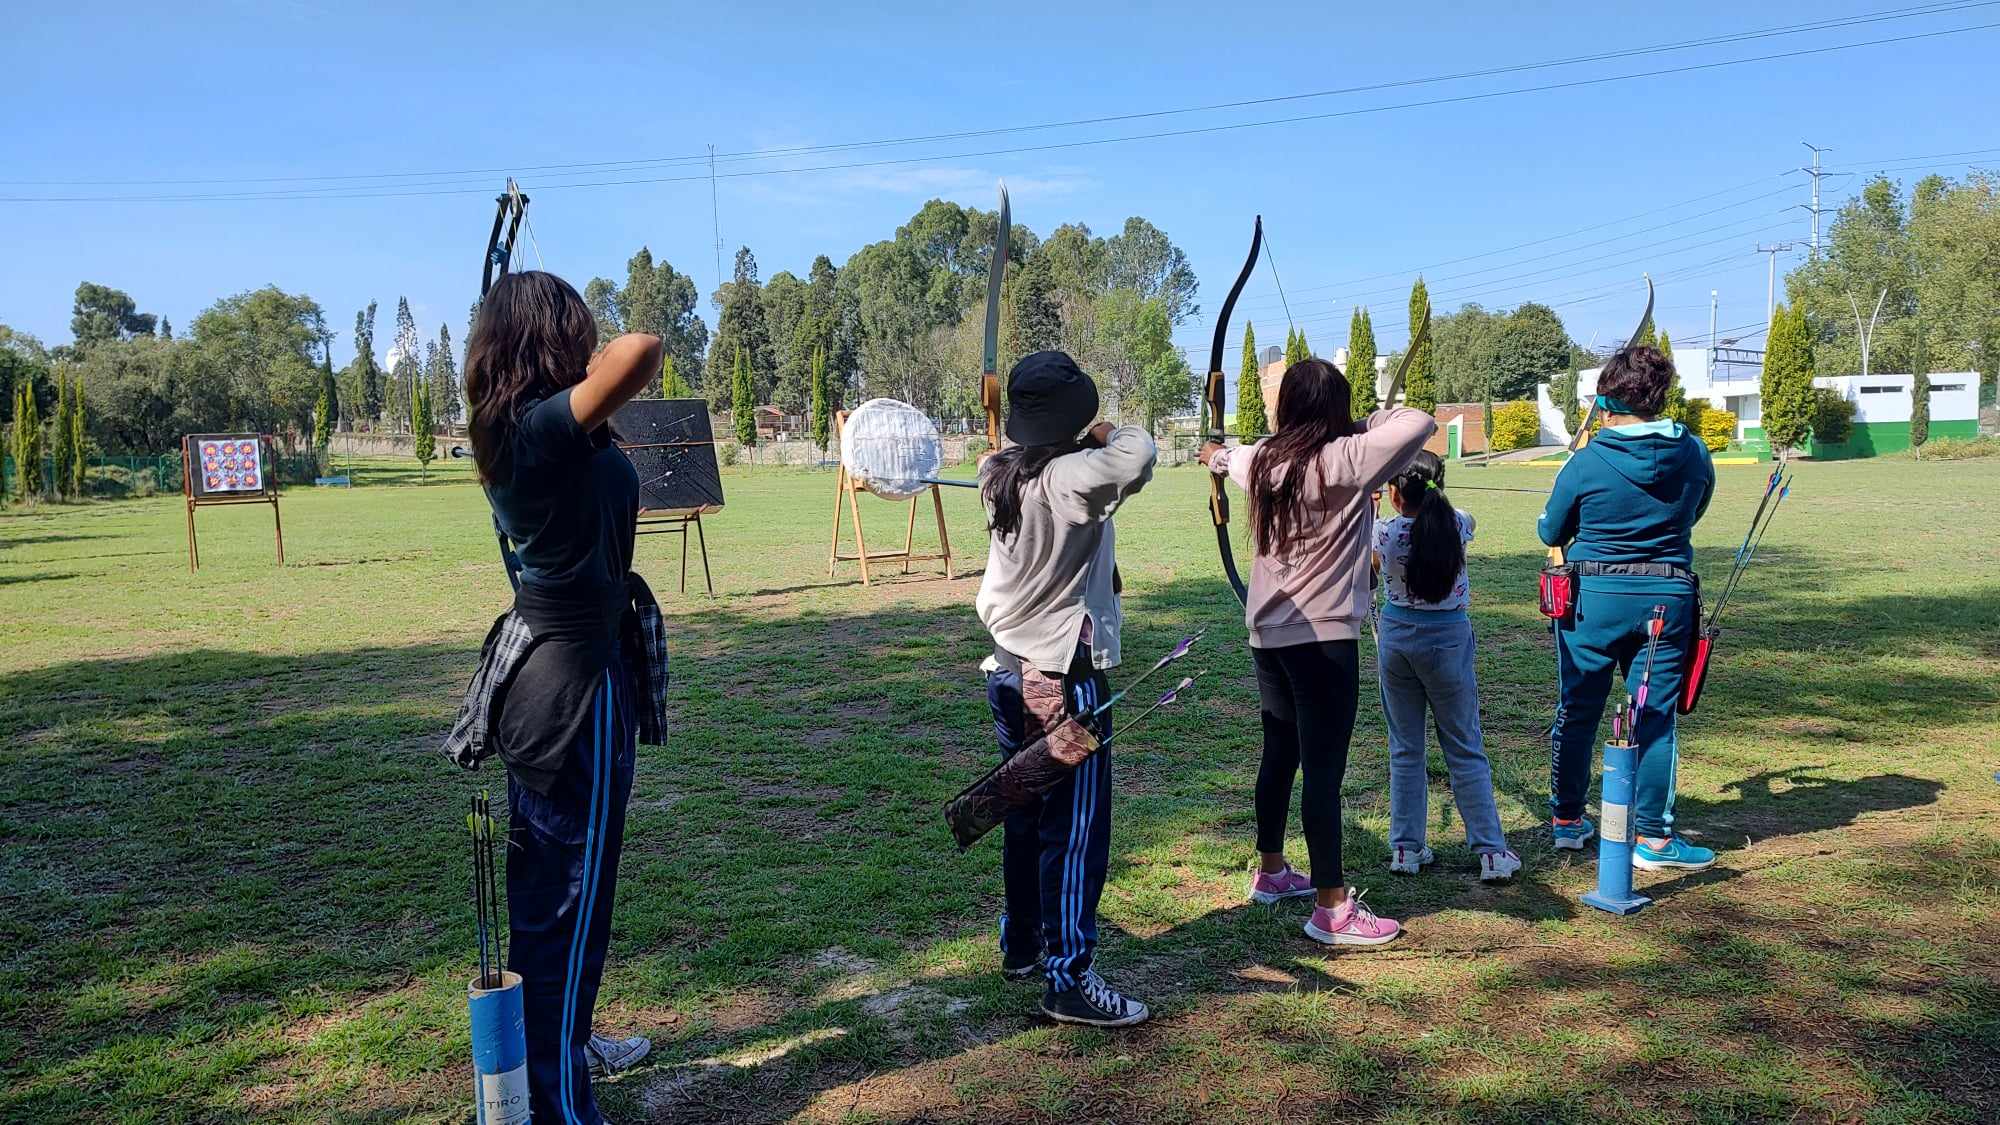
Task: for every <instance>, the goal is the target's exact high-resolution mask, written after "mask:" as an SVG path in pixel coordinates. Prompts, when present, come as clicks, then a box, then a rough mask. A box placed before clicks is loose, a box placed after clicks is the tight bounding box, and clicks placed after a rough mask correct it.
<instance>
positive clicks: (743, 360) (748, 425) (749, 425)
mask: <svg viewBox="0 0 2000 1125" xmlns="http://www.w3.org/2000/svg"><path fill="white" fill-rule="evenodd" d="M729 420H730V422H731V423H732V424H733V425H734V426H735V429H736V443H737V444H738V445H741V446H743V447H744V448H746V449H747V448H749V447H751V446H754V445H756V444H757V396H756V393H755V392H754V391H753V390H752V389H751V385H750V360H749V359H748V357H746V356H745V355H744V354H743V347H742V345H740V344H739V345H738V346H737V348H736V368H735V370H734V371H732V372H730V377H729Z"/></svg>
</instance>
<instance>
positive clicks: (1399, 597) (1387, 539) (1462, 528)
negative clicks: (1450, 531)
mask: <svg viewBox="0 0 2000 1125" xmlns="http://www.w3.org/2000/svg"><path fill="white" fill-rule="evenodd" d="M1452 515H1453V516H1455V517H1457V519H1458V541H1459V542H1460V543H1461V544H1463V543H1470V542H1472V531H1473V527H1474V526H1475V523H1476V521H1475V520H1474V519H1473V518H1472V513H1470V512H1466V511H1462V510H1460V509H1456V508H1454V509H1452ZM1414 522H1415V521H1413V520H1411V519H1410V517H1408V516H1396V517H1394V518H1392V519H1386V520H1377V521H1376V522H1375V541H1374V543H1373V544H1372V546H1373V547H1374V550H1375V553H1376V554H1378V555H1380V556H1382V589H1383V590H1384V591H1385V592H1386V594H1387V596H1388V598H1389V603H1390V604H1391V605H1399V606H1402V607H1403V608H1405V609H1464V608H1466V607H1467V606H1469V605H1471V604H1472V584H1471V583H1470V582H1468V581H1467V580H1466V577H1465V568H1464V567H1463V566H1461V567H1459V568H1458V581H1456V582H1453V583H1452V584H1451V593H1449V594H1447V595H1445V598H1444V600H1443V601H1441V602H1427V601H1422V600H1420V599H1419V598H1418V597H1417V596H1416V595H1414V594H1412V593H1410V587H1409V586H1408V585H1407V584H1406V583H1405V582H1404V581H1403V568H1404V567H1406V566H1407V565H1409V561H1410V525H1411V524H1412V523H1414Z"/></svg>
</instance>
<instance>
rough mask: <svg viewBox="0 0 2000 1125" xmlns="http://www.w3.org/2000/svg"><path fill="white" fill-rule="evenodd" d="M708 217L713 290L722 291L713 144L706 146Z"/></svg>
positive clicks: (719, 232) (720, 224) (718, 210)
mask: <svg viewBox="0 0 2000 1125" xmlns="http://www.w3.org/2000/svg"><path fill="white" fill-rule="evenodd" d="M708 218H709V221H710V222H711V223H712V224H714V227H715V291H716V292H717V293H720V292H722V208H721V206H720V205H719V204H717V203H716V201H715V146H714V145H710V146H708Z"/></svg>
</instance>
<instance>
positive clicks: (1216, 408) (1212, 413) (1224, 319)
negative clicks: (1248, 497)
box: [1202, 215, 1264, 602]
mask: <svg viewBox="0 0 2000 1125" xmlns="http://www.w3.org/2000/svg"><path fill="white" fill-rule="evenodd" d="M1263 247H1264V217H1263V216H1262V215H1259V216H1257V222H1256V225H1255V226H1254V227H1252V228H1251V232H1250V253H1248V254H1247V255H1245V256H1244V258H1243V269H1242V270H1241V271H1240V272H1238V273H1237V275H1236V284H1234V285H1232V286H1230V287H1229V296H1228V297H1226V298H1224V299H1223V302H1222V311H1221V312H1219V313H1217V314H1216V317H1215V339H1214V340H1213V341H1212V342H1211V343H1210V345H1209V349H1208V386H1207V387H1206V388H1205V389H1204V391H1203V394H1202V412H1203V413H1204V414H1206V415H1208V426H1207V428H1206V431H1205V433H1204V434H1203V436H1204V437H1205V438H1207V439H1208V440H1209V441H1211V442H1214V443H1215V444H1217V445H1220V444H1222V441H1223V438H1224V437H1226V436H1227V435H1226V434H1225V433H1224V430H1223V424H1222V419H1223V418H1224V416H1225V408H1226V407H1227V406H1228V402H1227V386H1228V384H1227V383H1226V382H1224V377H1223V373H1222V353H1223V350H1224V349H1225V348H1226V347H1227V346H1228V339H1227V337H1228V335H1229V316H1230V314H1231V313H1233V312H1235V311H1236V298H1238V297H1240V296H1242V295H1243V286H1244V284H1245V283H1247V282H1248V281H1249V280H1250V273H1251V271H1252V270H1254V269H1256V268H1257V254H1258V251H1260V250H1262V249H1263ZM1227 489H1228V482H1227V481H1224V480H1223V479H1222V477H1221V476H1219V475H1217V474H1215V473H1210V474H1209V477H1208V514H1209V518H1210V519H1212V520H1213V521H1215V549H1216V550H1217V551H1218V552H1220V553H1221V555H1222V573H1223V574H1224V575H1226V576H1227V577H1228V579H1229V589H1230V591H1231V592H1232V593H1234V594H1235V595H1236V600H1237V601H1239V602H1243V601H1247V600H1248V598H1249V589H1248V588H1247V587H1245V586H1244V585H1243V576H1242V575H1241V574H1240V573H1238V572H1237V570H1236V554H1235V552H1234V551H1233V550H1231V549H1230V546H1229V492H1228V491H1227Z"/></svg>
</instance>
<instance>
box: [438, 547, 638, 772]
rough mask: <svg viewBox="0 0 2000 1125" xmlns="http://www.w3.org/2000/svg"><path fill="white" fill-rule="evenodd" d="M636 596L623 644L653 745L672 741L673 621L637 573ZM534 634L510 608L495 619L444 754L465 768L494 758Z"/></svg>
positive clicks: (631, 579)
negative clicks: (502, 717)
mask: <svg viewBox="0 0 2000 1125" xmlns="http://www.w3.org/2000/svg"><path fill="white" fill-rule="evenodd" d="M625 583H626V590H627V592H628V593H629V594H630V595H631V599H632V612H630V613H628V614H626V615H625V619H624V621H623V623H622V624H621V625H620V628H619V645H620V647H621V651H622V655H623V657H624V661H625V667H626V668H627V669H628V670H629V671H630V672H631V675H632V679H633V681H634V682H633V685H632V686H633V692H632V695H633V698H634V699H635V700H636V701H637V703H638V707H637V710H638V713H639V732H638V734H639V741H640V742H643V743H645V744H646V745H648V746H664V745H666V742H667V683H668V680H669V676H668V667H667V623H666V619H665V617H664V616H662V615H661V613H660V603H659V601H658V600H657V599H655V598H654V597H653V590H652V587H650V586H648V585H646V580H645V579H643V578H641V577H639V576H638V575H637V574H628V575H626V577H625ZM535 644H536V637H535V633H534V630H533V629H532V628H530V627H529V625H528V623H527V622H526V621H525V620H523V619H522V617H521V615H520V614H518V613H516V612H514V610H512V609H509V610H508V611H507V612H505V613H503V614H501V615H500V616H499V617H497V618H495V619H494V621H493V628H492V629H490V630H488V631H487V633H486V641H485V643H484V644H482V645H480V646H479V667H478V669H476V670H475V671H474V672H473V673H472V682H471V683H469V684H467V685H466V687H465V698H464V700H463V701H462V702H461V703H460V704H459V707H458V718H457V720H456V721H454V722H453V723H452V725H451V733H450V734H448V735H446V736H445V740H444V746H443V750H444V754H445V757H447V758H450V759H451V760H452V761H453V762H456V763H457V764H458V765H459V766H460V767H462V768H464V769H469V770H470V769H478V768H479V763H481V762H483V761H485V760H486V759H488V758H490V757H493V756H494V754H496V753H497V752H498V749H499V748H498V747H496V746H495V745H494V744H493V720H494V717H495V715H496V714H497V712H498V708H499V706H500V702H501V700H502V699H503V698H505V696H506V694H507V685H508V684H509V683H511V682H512V681H513V678H514V673H515V672H516V671H517V670H518V669H519V668H520V667H521V664H522V663H523V662H524V661H526V660H527V658H528V654H529V653H530V652H532V651H534V647H535Z"/></svg>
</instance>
